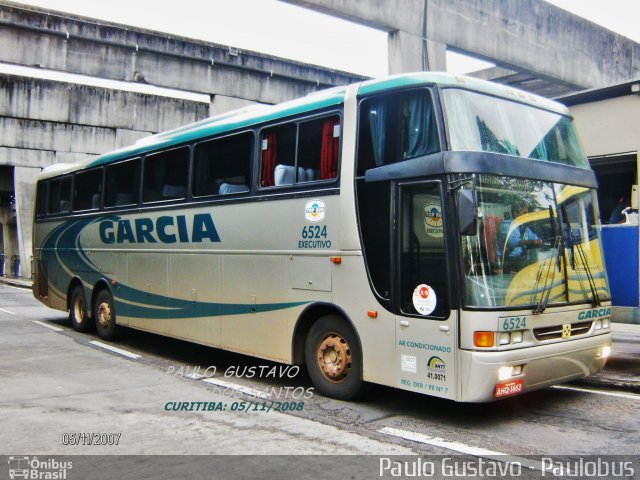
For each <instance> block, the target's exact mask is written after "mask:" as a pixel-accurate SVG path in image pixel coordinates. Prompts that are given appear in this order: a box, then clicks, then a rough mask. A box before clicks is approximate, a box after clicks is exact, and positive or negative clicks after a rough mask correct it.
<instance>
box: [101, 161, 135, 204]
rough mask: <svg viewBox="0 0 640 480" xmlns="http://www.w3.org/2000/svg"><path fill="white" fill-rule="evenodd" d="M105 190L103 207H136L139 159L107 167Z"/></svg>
mask: <svg viewBox="0 0 640 480" xmlns="http://www.w3.org/2000/svg"><path fill="white" fill-rule="evenodd" d="M105 190H106V192H105V198H104V206H105V207H121V206H124V205H137V204H138V197H139V192H140V159H139V158H136V159H134V160H127V161H126V162H120V163H116V164H114V165H109V166H108V167H107V171H106V181H105Z"/></svg>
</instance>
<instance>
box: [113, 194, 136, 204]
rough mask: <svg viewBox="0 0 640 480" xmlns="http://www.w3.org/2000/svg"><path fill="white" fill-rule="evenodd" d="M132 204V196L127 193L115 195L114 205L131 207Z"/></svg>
mask: <svg viewBox="0 0 640 480" xmlns="http://www.w3.org/2000/svg"><path fill="white" fill-rule="evenodd" d="M132 203H133V194H132V193H127V192H118V193H116V203H115V205H116V206H118V205H131V204H132Z"/></svg>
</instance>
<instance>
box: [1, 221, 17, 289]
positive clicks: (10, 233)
mask: <svg viewBox="0 0 640 480" xmlns="http://www.w3.org/2000/svg"><path fill="white" fill-rule="evenodd" d="M6 217H7V215H5V220H7V218H6ZM15 232H16V226H15V224H13V223H8V222H6V221H3V223H2V237H3V239H4V251H3V253H4V274H5V275H6V276H7V277H11V276H12V275H13V272H12V269H13V265H12V264H11V261H12V260H13V256H14V255H16V254H17V253H18V248H17V245H16V244H17V242H16V234H15Z"/></svg>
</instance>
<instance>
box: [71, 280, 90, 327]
mask: <svg viewBox="0 0 640 480" xmlns="http://www.w3.org/2000/svg"><path fill="white" fill-rule="evenodd" d="M69 321H70V322H71V326H72V327H73V329H74V330H75V331H76V332H83V333H84V332H88V331H89V330H91V327H92V324H91V319H90V318H89V315H88V312H87V299H86V297H85V295H84V288H82V286H81V285H76V286H75V287H73V289H72V290H71V299H70V302H69Z"/></svg>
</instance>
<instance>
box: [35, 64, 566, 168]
mask: <svg viewBox="0 0 640 480" xmlns="http://www.w3.org/2000/svg"><path fill="white" fill-rule="evenodd" d="M430 84H437V85H441V86H444V87H446V86H456V87H462V88H468V89H471V90H475V91H478V92H482V93H487V94H489V95H494V96H499V97H502V98H507V99H511V100H516V101H518V102H521V103H525V104H529V105H533V106H537V107H540V108H544V109H547V110H551V111H553V112H556V113H558V114H561V115H567V114H568V110H567V109H566V107H564V106H563V105H561V104H559V103H557V102H554V101H551V100H548V99H546V98H543V97H540V96H537V95H533V94H531V93H528V92H524V91H522V90H517V89H514V88H511V87H508V86H505V85H501V84H496V83H492V82H488V81H485V80H480V79H476V78H472V77H468V76H464V75H451V74H447V73H438V72H419V73H408V74H400V75H394V76H391V77H387V78H384V79H375V80H367V81H365V82H362V83H360V84H359V87H358V95H371V94H375V93H381V92H384V91H386V90H393V89H398V88H408V87H412V86H419V85H430ZM346 91H347V87H346V86H340V87H335V88H331V89H327V90H321V91H318V92H313V93H310V94H309V95H307V96H305V97H302V98H299V99H295V100H291V101H288V102H284V103H280V104H277V105H254V106H250V107H244V108H241V109H238V110H233V111H230V112H226V113H223V114H221V115H217V116H215V117H210V118H206V119H204V120H201V121H198V122H195V123H191V124H189V125H185V126H182V127H178V128H175V129H173V130H169V131H166V132H161V133H157V134H155V135H150V136H148V137H144V138H141V139H140V140H138V141H137V142H136V143H135V144H133V145H130V146H127V147H124V148H121V149H119V150H115V151H113V152H109V153H105V154H102V155H99V156H98V157H94V158H91V159H89V160H86V161H84V162H79V163H73V164H56V165H52V166H51V167H47V168H45V169H44V170H43V171H42V173H41V178H47V177H54V176H58V175H63V174H65V173H70V172H73V171H76V170H79V169H85V168H91V167H96V166H99V165H104V164H108V163H112V162H117V161H119V160H124V159H126V158H131V157H135V156H137V155H143V154H145V153H147V152H153V151H155V150H159V149H163V148H168V147H171V146H173V145H176V146H177V145H180V144H184V143H188V142H191V141H194V140H198V139H200V138H206V137H210V136H214V135H218V134H222V133H225V132H231V131H237V130H241V129H243V128H252V127H255V126H256V125H259V124H261V123H264V122H269V121H273V120H277V119H280V118H282V119H284V118H286V117H289V116H293V115H298V114H302V113H306V112H312V111H314V110H319V109H323V108H330V107H335V106H338V105H341V104H343V103H344V98H345V95H346Z"/></svg>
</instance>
